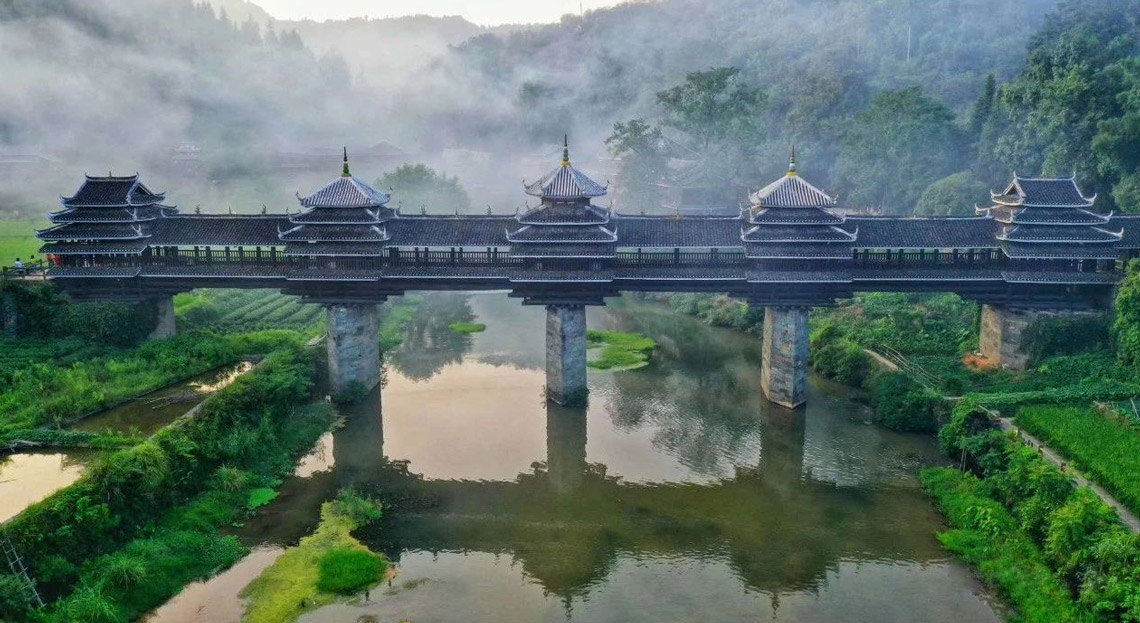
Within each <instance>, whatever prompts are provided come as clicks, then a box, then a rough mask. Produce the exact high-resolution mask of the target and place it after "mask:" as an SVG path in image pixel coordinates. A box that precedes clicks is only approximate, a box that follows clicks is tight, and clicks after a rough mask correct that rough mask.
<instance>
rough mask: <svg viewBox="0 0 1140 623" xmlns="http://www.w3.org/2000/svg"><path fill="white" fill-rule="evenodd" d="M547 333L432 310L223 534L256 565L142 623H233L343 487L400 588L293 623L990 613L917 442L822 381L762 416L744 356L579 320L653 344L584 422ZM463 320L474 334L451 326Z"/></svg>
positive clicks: (627, 325)
mask: <svg viewBox="0 0 1140 623" xmlns="http://www.w3.org/2000/svg"><path fill="white" fill-rule="evenodd" d="M544 319H545V317H544V310H543V309H542V308H541V307H524V306H521V305H520V304H519V302H518V301H517V300H515V299H509V298H507V297H506V296H505V295H503V294H480V295H470V296H468V295H461V294H433V295H429V296H427V297H426V298H425V302H424V303H423V305H422V306H421V308H420V310H419V312H418V313H417V314H416V316H415V318H414V319H413V321H412V323H411V325H410V326H409V327H408V331H407V336H406V339H405V342H404V344H403V345H402V346H401V347H400V348H399V349H398V350H396V351H395V352H392V353H390V354H389V355H388V357H387V359H386V364H385V374H386V378H385V383H384V387H383V391H382V392H380V391H374V392H373V393H372V394H371V395H370V396H369V399H368V400H366V401H364V402H362V403H361V404H358V405H354V406H352V407H349V408H346V409H344V414H345V416H346V419H347V425H346V426H345V427H344V428H342V429H340V430H338V431H335V432H333V433H330V434H328V435H326V436H325V437H324V438H322V440H321V442H320V443H319V444H318V446H317V448H316V449H315V450H314V452H313V454H311V455H310V456H309V457H306V459H305V460H304V461H303V462H302V464H301V466H300V467H299V468H298V473H297V475H296V476H295V477H294V478H292V479H290V480H288V481H287V482H286V483H285V484H284V485H283V488H282V492H281V496H280V497H279V498H278V499H277V500H275V501H274V502H273V503H272V504H270V505H269V506H268V507H267V508H266V509H265V510H264V512H262V513H261V514H259V515H258V516H257V517H255V518H253V519H252V520H251V521H249V522H248V523H246V525H245V526H243V527H242V528H240V529H238V536H239V537H240V538H241V539H242V540H243V541H244V542H245V543H246V544H248V545H250V546H252V547H255V548H256V549H255V552H254V554H253V555H251V556H250V557H248V558H247V559H246V560H244V561H242V562H240V563H239V564H238V565H236V566H235V567H234V568H233V569H231V570H229V571H227V572H225V573H223V574H221V575H220V576H218V577H216V578H213V579H211V580H208V581H206V582H201V583H197V584H195V585H193V586H191V587H189V588H188V589H187V590H186V591H184V592H183V593H182V594H181V595H179V596H177V597H176V598H174V599H173V600H171V601H170V602H169V603H167V604H166V605H165V606H163V607H162V608H160V609H158V610H157V611H155V612H154V613H152V615H150V617H149V618H147V619H146V620H147V621H148V622H150V623H191V622H194V623H197V622H203V623H204V622H206V621H209V622H211V623H227V622H232V623H237V621H238V620H239V617H240V612H241V608H242V604H241V601H240V598H239V597H238V592H239V591H240V589H241V587H242V586H244V585H245V584H246V583H247V582H248V581H249V580H250V579H251V578H252V577H255V576H256V575H257V574H258V573H259V572H260V570H261V569H263V568H264V567H265V566H267V565H268V564H270V563H271V562H272V560H273V559H274V558H275V557H276V555H277V554H278V553H280V551H282V548H283V547H287V546H288V545H290V544H292V543H295V542H296V540H297V539H298V538H300V537H301V536H303V535H304V534H306V533H308V532H309V531H310V530H311V529H312V527H313V526H314V524H315V521H316V518H317V511H318V508H319V505H320V503H321V501H323V500H327V499H329V498H330V497H331V496H333V495H334V494H335V491H336V490H337V489H338V488H340V487H345V486H355V487H357V488H360V489H362V490H365V491H369V492H373V493H375V494H377V495H379V496H380V497H381V499H382V500H383V501H384V503H385V518H384V519H383V520H381V521H379V522H376V523H375V524H373V525H371V526H369V527H367V528H365V529H364V530H362V531H361V532H360V534H358V537H359V538H361V540H362V541H364V542H365V543H367V544H368V545H369V546H370V547H371V548H372V549H373V550H375V551H380V552H383V553H385V554H386V555H387V556H388V557H389V558H390V559H391V560H393V561H394V562H395V563H396V566H397V569H398V574H397V575H396V577H395V578H394V580H393V581H392V582H391V583H390V584H389V585H385V586H382V587H378V588H377V589H376V590H374V591H372V594H371V599H370V600H369V601H368V602H365V601H364V599H363V598H360V597H358V598H354V599H351V600H348V601H346V602H342V603H338V604H334V605H331V606H327V607H325V608H322V609H320V610H316V611H313V612H310V613H308V614H306V615H305V616H304V617H303V618H302V621H304V622H306V623H333V622H337V623H340V622H345V621H381V622H384V621H392V622H396V621H405V620H407V621H415V622H417V623H427V622H434V621H439V622H443V621H460V620H462V621H495V622H499V623H501V622H515V621H518V622H523V621H527V622H530V621H582V622H592V621H597V622H603V621H604V622H610V621H623V622H640V621H646V622H648V621H654V622H660V621H693V620H715V621H760V620H763V621H789V622H790V621H796V622H804V621H847V622H856V623H858V622H863V621H866V622H872V621H873V622H876V623H878V622H892V621H900V622H901V621H907V622H910V621H924V622H926V623H939V622H947V623H961V622H963V621H969V622H971V623H974V622H977V623H986V622H990V621H993V622H996V621H1000V620H1001V615H1000V612H1001V611H1000V606H999V605H998V604H996V602H995V600H994V599H992V598H991V597H990V596H989V595H988V594H987V593H986V591H985V590H984V589H983V588H982V587H981V586H980V585H979V584H978V582H977V581H976V580H975V579H974V578H973V577H972V575H971V574H970V572H969V570H968V569H967V568H966V567H965V566H963V565H962V564H960V563H959V562H957V561H956V560H954V559H952V558H951V557H949V555H948V554H947V553H946V552H945V551H944V550H943V549H942V548H941V546H940V545H939V543H938V541H937V540H936V539H935V537H934V534H935V532H936V531H938V530H940V529H944V525H943V523H942V521H941V519H940V517H939V515H938V514H937V512H936V511H935V509H934V508H933V507H932V505H931V502H930V500H929V499H928V498H927V497H926V496H925V495H924V494H923V493H922V491H921V490H920V489H919V487H918V484H917V482H916V480H915V472H916V470H917V469H918V468H919V467H921V466H923V465H929V464H935V463H939V462H941V461H942V459H941V458H940V456H939V454H938V451H937V447H936V443H935V441H934V440H933V439H932V438H930V437H926V436H918V435H904V434H898V433H892V432H890V431H886V430H883V429H881V428H879V427H877V426H875V425H872V424H870V423H869V412H868V410H867V408H866V407H865V406H863V405H861V404H860V403H859V402H858V401H857V396H856V395H855V394H854V392H853V391H852V390H850V389H849V388H845V387H842V386H838V385H835V384H833V383H829V382H826V381H824V380H822V379H819V378H816V377H813V378H812V379H811V387H810V392H809V401H808V406H807V407H806V409H801V410H798V411H788V410H785V409H782V408H779V407H774V406H771V405H769V404H768V403H767V402H766V401H765V400H764V398H763V396H762V394H761V392H760V387H759V378H760V349H759V343H758V342H757V340H755V339H754V338H751V337H747V336H745V335H742V334H741V333H738V332H733V331H728V330H722V329H714V328H710V327H707V326H705V325H703V324H702V323H700V322H699V321H697V320H695V319H692V318H688V317H684V316H680V315H678V314H675V313H673V312H671V311H669V310H667V309H665V308H663V307H660V306H656V305H649V304H643V303H637V302H634V301H631V300H628V299H623V300H621V301H616V302H615V303H613V304H611V305H609V306H607V307H604V308H591V309H590V310H589V312H588V322H589V324H590V326H591V327H596V328H614V329H623V330H631V331H639V332H643V333H645V334H647V335H649V336H651V337H653V338H654V339H656V340H657V341H658V342H659V343H660V348H659V349H658V351H657V352H655V353H654V356H653V360H652V363H651V365H650V366H649V367H647V368H643V369H640V370H636V371H628V372H599V371H593V370H592V371H591V372H590V375H589V385H590V400H589V406H588V408H586V409H584V410H574V409H563V408H559V407H554V406H549V405H547V404H546V402H545V401H544V400H543V397H542V392H543V380H544V379H543V376H544V375H543V362H544V351H543V346H544V344H543V336H544ZM472 321H478V322H482V323H485V324H486V325H487V329H486V331H485V332H483V333H479V334H474V335H461V334H457V333H455V332H453V331H451V330H450V329H449V328H448V325H449V324H451V323H453V322H472ZM381 395H382V399H381Z"/></svg>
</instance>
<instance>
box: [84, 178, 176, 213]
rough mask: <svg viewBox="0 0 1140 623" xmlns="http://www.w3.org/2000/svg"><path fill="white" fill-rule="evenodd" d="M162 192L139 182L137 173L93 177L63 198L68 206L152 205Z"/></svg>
mask: <svg viewBox="0 0 1140 623" xmlns="http://www.w3.org/2000/svg"><path fill="white" fill-rule="evenodd" d="M163 198H164V195H163V194H162V193H152V192H151V191H150V190H149V189H147V187H146V186H143V185H142V184H140V183H139V178H138V176H137V175H132V176H130V177H91V176H87V177H86V178H85V179H84V180H83V185H82V186H80V187H79V190H77V191H76V192H75V195H73V196H71V197H64V198H63V199H62V203H63V205H65V206H67V207H84V206H126V205H151V204H154V203H158V202H159V201H162V200H163Z"/></svg>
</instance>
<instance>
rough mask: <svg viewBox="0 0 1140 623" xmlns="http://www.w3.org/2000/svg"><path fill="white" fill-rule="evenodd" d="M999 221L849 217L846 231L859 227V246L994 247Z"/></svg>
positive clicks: (896, 247)
mask: <svg viewBox="0 0 1140 623" xmlns="http://www.w3.org/2000/svg"><path fill="white" fill-rule="evenodd" d="M999 227H1000V225H999V224H998V223H997V222H995V221H994V220H993V219H990V218H985V217H979V218H944V219H939V218H931V219H917V218H916V219H908V218H904V219H900V218H872V217H849V218H848V219H847V222H846V223H844V224H843V228H844V229H846V230H847V231H855V229H856V228H858V230H859V237H858V239H857V241H856V242H855V247H856V248H860V249H943V248H958V249H993V248H996V247H997V240H996V239H995V236H996V235H997V232H998V229H999Z"/></svg>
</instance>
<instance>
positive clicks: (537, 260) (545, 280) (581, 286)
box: [506, 136, 617, 416]
mask: <svg viewBox="0 0 1140 623" xmlns="http://www.w3.org/2000/svg"><path fill="white" fill-rule="evenodd" d="M523 185H524V186H525V189H526V193H527V194H528V195H531V196H533V197H538V198H539V199H540V203H539V205H537V206H535V207H533V208H528V209H527V210H526V211H525V212H523V213H521V214H519V215H517V216H516V220H517V221H518V227H515V228H514V229H508V230H507V232H506V237H507V241H508V242H510V244H511V258H512V259H515V258H520V259H522V260H523V262H524V264H523V266H521V267H520V268H519V269H518V270H515V271H513V273H512V276H511V281H512V283H513V284H514V285H515V286H516V288H517V289H519V290H522V291H523V292H524V297H525V299H524V300H525V301H526V302H527V303H531V304H544V305H546V393H547V397H548V398H549V399H550V400H552V401H553V402H556V403H558V404H560V405H566V406H578V405H582V404H584V403H585V401H586V394H587V391H588V390H587V388H586V307H585V306H586V304H600V303H601V300H602V295H601V294H599V293H598V292H599V289H598V287H597V286H598V285H599V283H609V282H612V281H613V269H612V264H613V260H614V257H615V251H616V249H615V247H616V245H617V230H616V228H615V227H614V226H613V223H612V221H611V211H610V210H609V209H608V208H602V207H599V206H596V205H594V204H593V203H592V200H593V199H595V198H597V197H601V196H604V195H605V194H606V187H605V186H602V185H601V184H598V183H597V182H595V181H594V180H592V179H590V178H589V177H588V176H586V174H585V173H582V172H581V171H579V170H578V169H576V168H574V166H573V165H572V164H570V147H569V141H568V137H565V136H564V137H563V139H562V162H561V163H560V164H559V165H558V167H557V168H555V169H554V170H553V171H551V172H550V173H547V174H546V175H545V176H543V177H541V178H539V179H538V180H537V181H535V182H533V183H530V184H527V183H526V182H525V181H524V182H523ZM583 416H584V415H583Z"/></svg>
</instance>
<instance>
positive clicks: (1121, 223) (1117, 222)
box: [1105, 214, 1140, 249]
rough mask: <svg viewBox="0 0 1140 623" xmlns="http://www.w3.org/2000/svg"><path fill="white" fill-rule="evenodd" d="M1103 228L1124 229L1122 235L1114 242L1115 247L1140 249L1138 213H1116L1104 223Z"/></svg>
mask: <svg viewBox="0 0 1140 623" xmlns="http://www.w3.org/2000/svg"><path fill="white" fill-rule="evenodd" d="M1105 229H1108V230H1111V231H1120V230H1124V237H1123V238H1122V239H1121V240H1120V241H1119V242H1117V243H1116V246H1117V247H1121V248H1126V249H1140V214H1123V215H1121V214H1118V215H1116V216H1114V217H1112V220H1110V221H1109V222H1108V225H1105Z"/></svg>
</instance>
